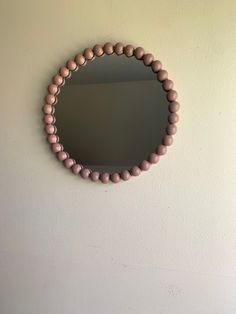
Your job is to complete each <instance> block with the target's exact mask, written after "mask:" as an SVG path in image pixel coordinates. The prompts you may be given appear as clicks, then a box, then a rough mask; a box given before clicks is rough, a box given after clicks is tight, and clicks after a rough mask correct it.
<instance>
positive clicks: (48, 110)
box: [43, 104, 55, 114]
mask: <svg viewBox="0 0 236 314" xmlns="http://www.w3.org/2000/svg"><path fill="white" fill-rule="evenodd" d="M53 111H55V108H54V106H51V105H48V104H46V105H44V106H43V112H44V113H45V114H53Z"/></svg>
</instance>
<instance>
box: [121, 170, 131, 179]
mask: <svg viewBox="0 0 236 314" xmlns="http://www.w3.org/2000/svg"><path fill="white" fill-rule="evenodd" d="M120 176H121V179H122V180H124V181H127V180H129V179H130V177H131V175H130V172H129V171H128V170H123V171H122V172H121V174H120Z"/></svg>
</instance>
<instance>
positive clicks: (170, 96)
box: [167, 89, 178, 101]
mask: <svg viewBox="0 0 236 314" xmlns="http://www.w3.org/2000/svg"><path fill="white" fill-rule="evenodd" d="M177 97H178V93H177V92H176V91H175V90H173V89H171V90H170V91H169V92H168V93H167V100H168V101H175V100H176V99H177Z"/></svg>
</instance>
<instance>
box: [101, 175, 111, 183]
mask: <svg viewBox="0 0 236 314" xmlns="http://www.w3.org/2000/svg"><path fill="white" fill-rule="evenodd" d="M100 180H101V182H102V183H105V184H106V183H108V182H109V180H110V175H109V173H107V172H104V173H101V174H100Z"/></svg>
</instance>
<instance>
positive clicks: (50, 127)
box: [45, 124, 57, 134]
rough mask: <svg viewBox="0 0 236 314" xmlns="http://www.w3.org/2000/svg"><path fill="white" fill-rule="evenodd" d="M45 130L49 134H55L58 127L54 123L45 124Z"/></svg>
mask: <svg viewBox="0 0 236 314" xmlns="http://www.w3.org/2000/svg"><path fill="white" fill-rule="evenodd" d="M45 131H46V133H47V134H55V133H57V128H56V126H55V125H53V124H48V125H46V126H45Z"/></svg>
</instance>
